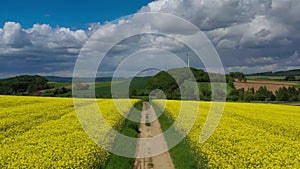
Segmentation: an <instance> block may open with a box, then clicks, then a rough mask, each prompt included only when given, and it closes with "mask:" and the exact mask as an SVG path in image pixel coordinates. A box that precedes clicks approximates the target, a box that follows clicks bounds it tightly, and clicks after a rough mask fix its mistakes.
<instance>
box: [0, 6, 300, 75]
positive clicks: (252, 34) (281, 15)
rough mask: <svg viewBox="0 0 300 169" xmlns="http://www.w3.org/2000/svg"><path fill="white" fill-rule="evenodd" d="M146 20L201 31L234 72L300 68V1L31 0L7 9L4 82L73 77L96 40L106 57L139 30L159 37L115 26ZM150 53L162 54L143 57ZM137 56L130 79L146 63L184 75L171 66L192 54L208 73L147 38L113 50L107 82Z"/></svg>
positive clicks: (166, 42)
mask: <svg viewBox="0 0 300 169" xmlns="http://www.w3.org/2000/svg"><path fill="white" fill-rule="evenodd" d="M142 12H161V13H168V14H172V15H176V16H178V17H180V18H182V19H185V20H187V21H188V22H190V23H191V24H193V25H195V26H196V27H197V28H199V29H200V30H201V31H203V33H204V34H205V35H206V36H207V38H208V40H209V41H210V42H211V43H212V45H213V46H214V48H215V49H216V51H217V52H218V54H219V56H220V59H221V61H222V64H223V66H224V69H225V71H226V72H231V71H241V72H244V73H255V72H265V71H277V70H288V69H295V68H300V56H299V55H300V31H299V30H300V17H299V16H300V1H298V0H248V1H245V0H223V1H220V0H184V1H183V0H156V1H153V2H152V1H149V0H148V1H147V0H118V1H117V0H101V1H92V0H85V1H58V0H51V1H50V0H43V2H42V3H37V1H33V0H27V1H4V2H2V3H1V6H0V78H5V77H10V76H15V75H20V74H39V75H55V76H72V72H73V69H74V65H75V62H76V59H77V58H78V55H79V54H80V51H81V50H82V49H83V47H84V46H85V45H86V44H87V42H89V40H90V39H94V40H97V42H98V45H99V44H101V45H99V46H98V47H97V48H101V49H102V48H105V47H106V46H110V45H111V44H112V43H113V42H114V40H115V39H118V37H120V36H123V35H129V34H134V33H135V32H136V31H137V30H141V29H143V30H146V31H150V32H157V27H155V26H156V25H155V24H151V23H150V22H149V20H147V19H144V20H140V21H139V24H129V23H130V22H131V21H134V19H133V18H126V19H123V20H122V22H112V23H111V21H114V20H115V19H118V18H120V17H123V16H126V15H130V14H134V15H133V16H135V15H137V14H138V13H142ZM152 19H153V20H155V21H156V23H159V25H160V27H161V28H162V29H164V30H163V31H166V32H171V33H173V35H175V34H176V35H180V36H182V37H184V38H190V39H191V37H189V36H188V30H187V29H186V30H184V28H182V25H180V24H178V23H171V22H170V21H168V20H166V19H165V18H163V17H156V18H152ZM147 48H155V50H152V52H149V50H144V53H143V52H138V51H140V50H142V49H147ZM157 48H160V49H162V51H159V50H156V49H157ZM103 50H104V49H103ZM166 51H167V52H166ZM134 52H137V53H138V54H139V55H135V56H134V58H135V59H133V60H132V62H135V63H134V64H131V65H130V66H123V68H124V69H127V70H128V71H134V70H133V69H134V66H135V65H142V64H143V63H142V62H143V61H145V60H148V61H151V62H149V63H151V64H153V65H156V66H158V68H161V69H163V68H172V67H176V66H179V65H181V64H179V62H177V61H176V59H174V63H173V62H170V61H171V60H170V59H168V58H170V57H171V56H172V54H176V55H178V56H180V57H181V58H182V59H184V57H185V55H186V53H187V52H190V53H191V56H192V59H191V66H195V67H202V66H203V65H202V64H201V63H198V61H197V60H196V59H195V56H194V53H193V52H192V51H190V50H189V49H188V48H187V47H186V46H185V45H184V44H182V43H180V42H178V41H174V39H170V38H168V37H163V36H159V35H155V36H153V35H139V36H134V37H130V38H127V39H125V40H123V41H122V42H120V43H118V44H117V45H115V46H114V48H113V49H112V50H110V52H109V53H108V54H107V57H106V58H105V59H104V60H103V63H101V66H102V69H103V70H101V73H102V75H111V73H112V72H113V70H114V69H116V68H117V66H118V65H120V64H121V63H122V59H124V58H125V57H127V56H129V55H133V53H134ZM146 56H147V57H146ZM141 58H142V59H141ZM153 58H155V59H153ZM163 61H169V63H168V62H166V63H164V62H163ZM132 62H128V63H132ZM126 63H127V62H126ZM151 64H148V66H149V67H151ZM144 66H146V65H144ZM101 73H99V74H98V75H99V76H101Z"/></svg>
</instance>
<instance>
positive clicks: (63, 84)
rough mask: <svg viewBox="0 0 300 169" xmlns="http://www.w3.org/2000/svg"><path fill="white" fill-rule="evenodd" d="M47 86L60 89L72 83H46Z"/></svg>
mask: <svg viewBox="0 0 300 169" xmlns="http://www.w3.org/2000/svg"><path fill="white" fill-rule="evenodd" d="M48 84H49V85H51V86H52V87H53V88H60V87H64V86H70V85H72V83H69V82H48Z"/></svg>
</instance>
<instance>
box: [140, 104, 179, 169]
mask: <svg viewBox="0 0 300 169" xmlns="http://www.w3.org/2000/svg"><path fill="white" fill-rule="evenodd" d="M139 130H140V135H139V138H140V139H139V141H138V143H137V148H136V154H135V156H136V159H135V163H134V169H174V164H173V161H172V158H171V156H170V154H169V152H168V145H167V142H166V140H165V138H164V136H163V135H162V130H161V126H160V123H159V121H158V119H157V115H156V113H155V111H154V109H153V108H152V106H151V105H150V103H148V102H144V103H143V111H142V115H141V124H140V128H139ZM153 137H154V138H153Z"/></svg>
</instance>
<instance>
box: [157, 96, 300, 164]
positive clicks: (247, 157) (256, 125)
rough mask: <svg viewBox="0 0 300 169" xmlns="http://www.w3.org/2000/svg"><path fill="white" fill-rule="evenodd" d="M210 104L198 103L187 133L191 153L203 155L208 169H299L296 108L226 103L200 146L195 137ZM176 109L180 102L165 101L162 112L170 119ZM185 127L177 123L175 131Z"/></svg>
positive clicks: (299, 135) (299, 124) (299, 120)
mask: <svg viewBox="0 0 300 169" xmlns="http://www.w3.org/2000/svg"><path fill="white" fill-rule="evenodd" d="M156 102H157V103H159V104H161V105H163V103H162V102H161V101H156ZM189 104H191V105H192V104H195V105H196V103H195V102H194V103H193V102H190V103H189ZM210 105H211V103H210V102H201V103H200V111H199V113H198V117H197V120H196V123H195V124H194V126H193V128H192V130H191V132H190V133H189V134H188V138H189V140H190V144H191V146H192V148H193V149H194V151H195V153H196V154H202V155H205V156H206V157H207V158H208V160H209V161H208V165H209V167H211V168H300V107H297V106H287V105H270V104H255V103H226V107H225V111H224V113H223V116H222V119H221V121H220V123H219V125H218V127H217V129H216V131H215V132H214V134H213V135H212V136H211V137H210V138H209V139H208V140H207V141H206V142H205V143H203V144H201V143H199V142H198V141H199V135H200V133H201V130H202V127H203V125H204V122H205V120H206V116H207V114H208V111H209V108H210ZM179 109H180V101H167V102H166V111H168V112H169V113H170V115H171V116H172V117H173V118H174V119H176V117H177V114H178V112H179ZM190 111H191V110H182V113H189V112H190ZM185 125H187V124H179V125H178V126H177V128H178V130H179V131H180V128H182V127H184V126H185Z"/></svg>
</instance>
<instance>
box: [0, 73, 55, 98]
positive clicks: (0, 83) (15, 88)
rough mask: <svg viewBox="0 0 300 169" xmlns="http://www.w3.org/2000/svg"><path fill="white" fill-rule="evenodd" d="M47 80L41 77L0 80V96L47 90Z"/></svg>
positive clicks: (27, 76) (25, 76)
mask: <svg viewBox="0 0 300 169" xmlns="http://www.w3.org/2000/svg"><path fill="white" fill-rule="evenodd" d="M47 82H48V80H47V79H46V78H44V77H42V76H37V75H36V76H29V75H22V76H16V77H12V78H7V79H2V80H0V94H8V95H9V94H28V93H32V92H35V91H39V90H44V89H48V88H49V85H48V83H47Z"/></svg>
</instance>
